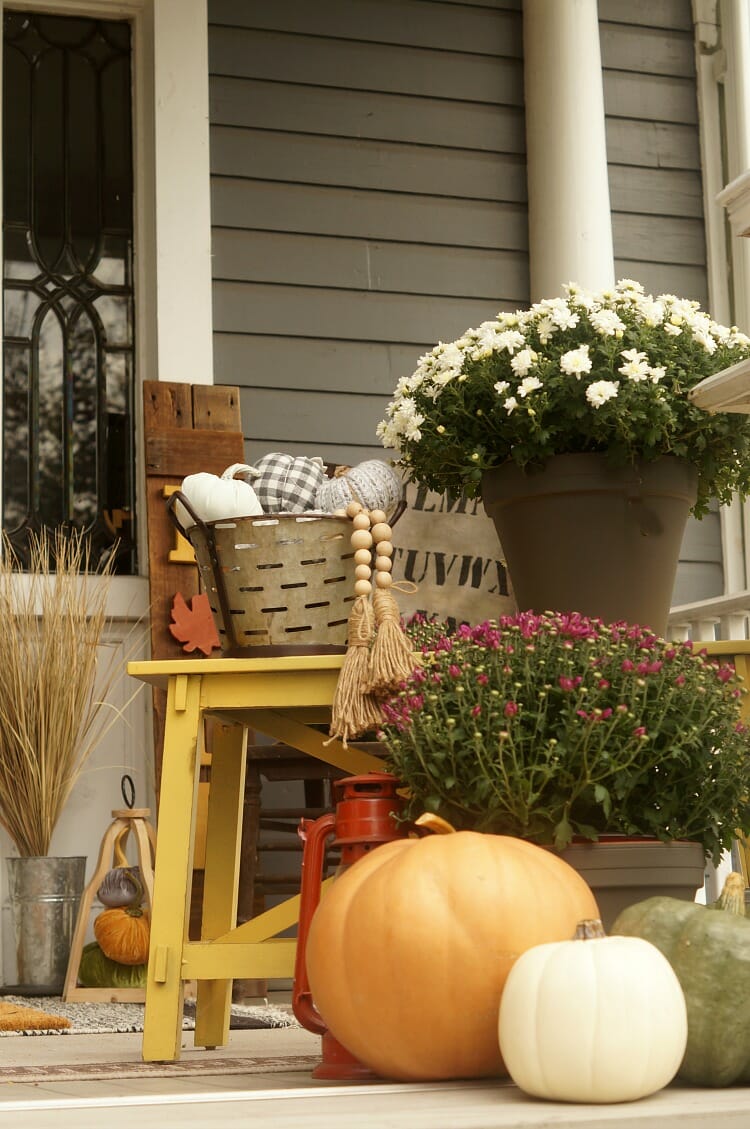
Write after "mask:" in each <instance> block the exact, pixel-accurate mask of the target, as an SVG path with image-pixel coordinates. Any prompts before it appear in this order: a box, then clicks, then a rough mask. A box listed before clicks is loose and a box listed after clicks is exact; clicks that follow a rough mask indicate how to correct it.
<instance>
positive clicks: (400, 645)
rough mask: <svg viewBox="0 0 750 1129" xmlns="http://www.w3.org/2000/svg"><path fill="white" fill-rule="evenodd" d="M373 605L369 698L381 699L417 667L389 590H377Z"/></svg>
mask: <svg viewBox="0 0 750 1129" xmlns="http://www.w3.org/2000/svg"><path fill="white" fill-rule="evenodd" d="M372 603H373V610H374V612H375V624H376V629H375V641H374V643H373V646H372V653H371V655H370V683H369V688H370V692H371V693H372V694H375V695H376V696H378V697H383V696H387V695H389V694H391V693H393V691H394V690H398V688H399V686H400V685H401V683H402V682H404V681H405V680H406V679H407V678H408V677H409V675H410V674H411V672H412V671H413V670H414V667H415V665H416V664H415V662H414V656H413V654H412V648H411V645H410V643H409V640H408V638H407V636H406V633H405V632H404V629H403V628H402V626H401V612H400V611H399V607H398V604H397V603H396V600H395V598H394V595H393V592H392V590H391V588H376V589H375V592H374V594H373V597H372Z"/></svg>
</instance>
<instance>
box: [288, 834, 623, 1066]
mask: <svg viewBox="0 0 750 1129" xmlns="http://www.w3.org/2000/svg"><path fill="white" fill-rule="evenodd" d="M599 916H600V915H599V910H598V907H597V905H596V901H595V899H594V896H593V894H592V893H591V890H590V889H589V887H588V886H587V884H586V883H585V881H584V880H583V878H581V877H580V875H579V874H578V873H577V872H576V871H575V870H573V868H572V867H571V866H569V865H568V864H567V863H566V862H563V860H562V859H561V858H559V856H557V855H555V854H554V853H553V852H552V851H548V850H545V849H544V848H543V847H536V846H534V845H532V844H531V843H526V842H524V841H522V840H520V839H514V838H511V837H509V836H506V835H485V834H480V833H478V832H475V831H459V832H456V833H455V834H446V835H430V836H428V837H427V838H424V839H398V840H396V841H394V842H391V843H385V844H383V845H382V846H379V847H378V848H377V849H376V850H374V851H372V853H371V854H368V855H365V856H364V857H363V858H361V859H359V860H358V861H357V862H355V863H354V864H353V866H351V867H350V868H349V869H348V870H347V871H345V872H344V873H343V874H342V875H341V876H340V877H339V878H337V879H336V880H335V881H334V882H333V883H332V885H331V887H330V889H329V890H328V892H327V893H326V894H325V895H324V896H323V898H322V899H321V901H320V904H319V905H318V907H317V909H316V911H315V913H314V915H313V918H312V922H311V924H310V931H309V934H308V938H307V946H306V952H305V957H306V965H307V973H308V977H309V981H310V989H311V992H312V997H313V1000H314V1001H315V1004H316V1007H317V1008H318V1010H319V1012H320V1014H321V1016H322V1017H323V1020H324V1021H325V1023H326V1025H327V1026H328V1027H329V1029H330V1030H331V1032H332V1034H333V1035H335V1036H336V1038H337V1039H338V1040H339V1041H340V1042H341V1043H342V1044H343V1045H344V1046H345V1047H346V1048H347V1050H349V1051H351V1052H352V1053H353V1054H354V1055H356V1056H357V1058H359V1059H360V1060H361V1061H362V1062H363V1063H365V1065H367V1066H369V1067H370V1068H371V1069H372V1070H374V1071H375V1072H376V1073H377V1074H380V1075H381V1076H383V1077H386V1078H394V1079H399V1080H403V1081H411V1080H423V1079H424V1080H429V1079H431V1080H437V1079H441V1078H474V1077H480V1076H483V1075H492V1074H501V1073H503V1072H504V1069H505V1068H504V1066H503V1062H502V1059H501V1057H500V1052H499V1048H498V1039H497V1018H498V1010H499V1007H500V998H501V995H502V991H503V987H504V985H505V980H506V978H507V976H508V973H509V972H510V970H511V968H512V966H513V964H514V962H515V961H516V960H517V958H518V957H519V956H520V955H521V953H523V952H525V951H526V949H529V948H531V947H532V946H533V945H539V944H542V943H544V942H546V941H567V940H569V938H570V937H572V936H573V934H574V933H575V929H576V925H577V923H578V921H579V920H581V919H582V917H587V918H588V917H592V918H596V917H599Z"/></svg>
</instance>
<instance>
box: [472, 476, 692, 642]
mask: <svg viewBox="0 0 750 1129" xmlns="http://www.w3.org/2000/svg"><path fill="white" fill-rule="evenodd" d="M697 481H698V476H697V471H696V470H695V468H694V467H693V466H691V465H690V464H689V463H687V462H685V461H684V460H682V459H677V458H672V457H669V456H668V457H665V458H662V459H659V460H657V461H656V462H653V463H644V464H642V465H641V466H640V467H638V468H632V467H627V468H623V469H621V470H613V469H612V468H611V467H609V466H608V465H607V462H606V460H605V457H604V456H603V455H595V454H591V455H555V456H554V457H553V458H551V459H550V460H549V462H548V463H547V465H546V466H545V467H544V469H542V470H540V471H536V472H525V471H522V470H521V469H520V468H519V467H517V466H516V465H515V463H504V464H503V465H502V466H499V467H496V468H494V469H493V470H489V471H486V472H485V474H484V476H483V479H482V498H483V501H484V506H485V509H486V511H487V513H488V514H489V516H490V517H491V518H492V519H493V521H494V523H495V528H496V529H497V533H498V536H499V538H500V544H501V546H502V550H503V555H504V557H505V560H506V562H507V565H508V570H509V572H510V578H511V581H512V583H513V590H514V594H515V598H516V601H517V604H518V607H519V609H520V610H521V611H526V610H529V609H531V610H533V611H535V612H544V611H559V612H572V611H577V612H582V613H583V614H585V615H589V616H596V617H598V618H600V619H602V620H604V621H605V622H607V623H612V622H615V621H616V620H625V621H626V622H628V623H640V624H642V625H644V626H649V627H651V628H652V629H653V630H654V631H656V632H657V633H658V634H660V635H664V634H665V632H666V627H667V617H668V615H669V608H670V604H671V599H672V589H673V587H674V580H675V574H676V572H677V564H678V560H679V554H680V546H681V544H682V537H683V533H684V531H685V524H686V522H687V518H688V514H689V511H690V508H691V506H692V505H693V504H694V502H695V498H696V488H697Z"/></svg>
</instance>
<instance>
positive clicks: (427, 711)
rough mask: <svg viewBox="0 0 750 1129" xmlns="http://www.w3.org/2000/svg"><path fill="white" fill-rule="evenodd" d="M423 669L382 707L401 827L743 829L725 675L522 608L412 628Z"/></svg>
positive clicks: (749, 800) (738, 738)
mask: <svg viewBox="0 0 750 1129" xmlns="http://www.w3.org/2000/svg"><path fill="white" fill-rule="evenodd" d="M410 630H411V631H412V632H413V634H414V638H415V645H417V646H419V647H420V648H421V650H422V663H421V665H420V666H419V667H418V668H416V669H415V670H414V671H413V673H412V675H411V676H410V678H409V680H408V681H407V682H406V683H404V685H403V687H402V689H401V690H400V692H399V693H398V694H397V695H395V696H394V697H393V698H392V699H391V700H390V701H389V702H388V703H387V704H386V706H385V716H386V724H385V726H384V727H383V730H382V734H381V737H382V740H383V742H384V744H385V746H386V749H387V751H388V759H389V767H390V770H391V771H392V772H394V773H395V774H396V775H397V776H398V777H399V778H400V779H401V780H402V781H403V782H404V784H405V785H407V787H408V789H409V792H410V795H411V800H410V805H411V807H410V812H409V814H411V815H416V814H419V812H421V811H424V810H425V809H426V810H429V811H436V812H439V813H440V814H441V815H443V816H444V817H445V818H447V819H449V820H450V821H451V822H452V823H453V824H454V825H456V826H458V827H463V828H475V829H478V830H482V831H492V832H496V833H501V834H508V835H518V836H522V837H523V838H526V839H530V840H532V841H534V842H538V843H545V844H554V845H555V846H556V847H558V848H562V847H564V846H566V845H567V844H568V843H570V841H571V840H572V839H573V837H574V836H580V837H583V838H584V839H590V840H595V839H597V838H598V837H599V836H600V835H602V834H605V833H617V834H624V835H631V836H632V835H637V836H642V835H646V836H654V837H656V838H658V839H661V840H673V839H692V840H695V841H698V842H700V843H701V844H702V845H703V847H704V850H705V852H706V855H707V856H710V857H712V858H713V859H714V860H718V858H719V856H720V854H721V851H722V850H723V849H725V848H727V847H729V846H730V844H731V842H732V840H733V839H734V838H735V837H736V832H737V830H740V831H742V832H743V833H746V832H748V831H750V731H749V730H748V729H747V728H746V727H745V725H744V724H743V722H742V720H741V717H740V704H741V698H742V695H743V694H744V693H745V690H744V689H743V688H742V687H741V684H740V680H739V678H738V677H737V675H736V673H735V670H734V668H733V667H732V666H731V665H729V664H727V663H724V662H719V661H716V660H713V659H710V658H709V657H708V656H707V655H706V654H705V653H701V654H696V653H694V651H693V648H692V646H691V645H690V644H682V643H669V642H666V641H665V640H663V639H661V638H659V637H658V636H656V635H654V634H653V633H652V632H651V631H650V630H648V629H647V628H643V627H639V626H631V625H627V624H612V625H605V624H603V623H602V622H600V621H599V620H595V619H587V618H585V617H583V616H580V615H577V614H570V615H567V614H566V615H563V614H557V613H547V614H545V615H535V614H533V613H530V612H525V613H521V614H519V615H514V616H507V617H504V618H502V619H500V620H498V621H488V622H485V623H481V624H479V625H477V626H473V627H472V626H468V625H462V626H460V627H458V628H457V629H456V630H455V631H454V632H453V633H447V631H446V628H445V625H444V624H442V623H440V622H439V621H435V620H432V621H424V620H422V621H417V622H416V623H415V624H412V625H411V628H410Z"/></svg>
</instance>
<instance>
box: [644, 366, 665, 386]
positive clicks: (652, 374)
mask: <svg viewBox="0 0 750 1129" xmlns="http://www.w3.org/2000/svg"><path fill="white" fill-rule="evenodd" d="M666 371H667V370H666V369H665V368H664V365H657V366H656V368H653V367H652V368H649V370H648V375H649V378H650V380H651V383H652V384H658V383H659V381H660V380H663V379H664V374H665V372H666Z"/></svg>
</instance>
